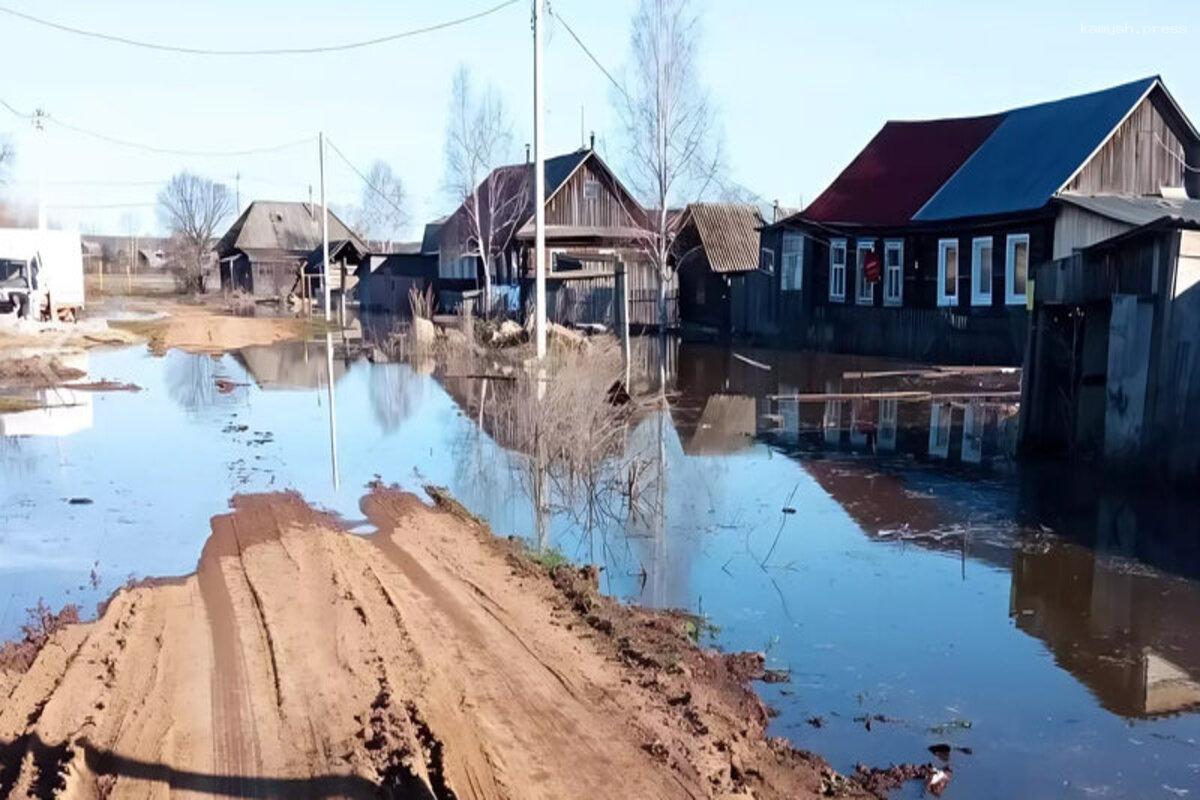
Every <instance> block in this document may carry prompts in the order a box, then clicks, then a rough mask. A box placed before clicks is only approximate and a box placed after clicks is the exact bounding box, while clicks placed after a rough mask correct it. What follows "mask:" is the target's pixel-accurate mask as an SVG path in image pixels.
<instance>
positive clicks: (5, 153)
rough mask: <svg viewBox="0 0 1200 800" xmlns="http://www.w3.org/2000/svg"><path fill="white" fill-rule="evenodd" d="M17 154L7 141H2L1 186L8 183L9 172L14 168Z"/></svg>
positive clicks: (0, 154)
mask: <svg viewBox="0 0 1200 800" xmlns="http://www.w3.org/2000/svg"><path fill="white" fill-rule="evenodd" d="M14 158H16V152H15V151H14V150H13V146H12V144H11V143H10V142H9V141H8V140H7V139H0V185H2V184H4V183H7V181H8V171H9V170H10V169H11V168H12V162H13V159H14Z"/></svg>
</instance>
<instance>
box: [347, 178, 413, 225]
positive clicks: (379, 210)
mask: <svg viewBox="0 0 1200 800" xmlns="http://www.w3.org/2000/svg"><path fill="white" fill-rule="evenodd" d="M407 201H408V195H407V194H406V193H405V191H404V181H402V180H401V179H400V176H399V175H397V174H396V173H395V172H393V171H392V167H391V165H389V164H388V163H387V162H386V161H375V162H374V163H372V164H371V168H370V169H369V170H368V171H367V180H366V185H364V186H363V189H362V202H361V203H360V205H359V206H358V208H357V209H356V210H355V213H354V216H353V217H352V219H354V220H355V223H354V227H355V228H356V229H357V231H358V233H359V235H361V236H362V237H363V238H365V239H375V240H379V241H387V242H389V243H390V242H392V241H395V240H398V239H399V238H400V236H401V235H402V234H403V232H404V228H405V227H406V226H407V225H408V220H409V216H408V210H407V205H408V204H407Z"/></svg>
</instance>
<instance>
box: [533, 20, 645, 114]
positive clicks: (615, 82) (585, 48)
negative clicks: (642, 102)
mask: <svg viewBox="0 0 1200 800" xmlns="http://www.w3.org/2000/svg"><path fill="white" fill-rule="evenodd" d="M547 10H548V11H549V13H550V16H552V17H554V18H555V19H556V20H558V22H559V23H560V24H561V25H562V26H563V29H564V30H566V32H567V33H568V34H570V36H571V38H572V39H574V40H575V44H577V45H579V49H581V50H582V51H583V52H584V55H586V56H587V57H588V59H590V60H591V62H592V63H593V64H595V65H596V69H598V70H600V72H602V73H603V74H604V77H606V78H608V81H609V83H611V84H612V85H613V86H615V87H616V89H617V91H618V92H620V93H621V95H622V96H623V97H624V98H625V99H626V100H628V99H629V93H628V92H627V91H625V87H624V86H622V85H621V82H620V81H618V80H617V79H616V78H614V77H613V74H612V73H611V72H609V71H608V68H607V67H605V66H604V64H603V63H601V61H600V59H598V58H596V54H595V53H593V52H592V51H591V48H589V47H588V46H587V45H586V44H584V43H583V39H581V38H579V34H577V33H575V29H574V28H572V27H571V25H570V23H568V22H567V21H566V20H565V19H563V16H562V14H559V13H558V12H557V11H555V10H554V7H553V6H549V5H548V6H547Z"/></svg>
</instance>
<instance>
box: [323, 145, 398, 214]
mask: <svg viewBox="0 0 1200 800" xmlns="http://www.w3.org/2000/svg"><path fill="white" fill-rule="evenodd" d="M325 144H327V145H329V146H330V147H331V148H333V152H334V153H336V154H337V156H338V158H340V159H342V161H344V162H346V166H347V167H349V168H350V169H351V170H352V171H353V172H354V174H355V175H357V176H358V177H359V179H360V180H361V181H362V182H363V183H365V184H366V185H367V188H368V189H370V190H371V191H373V192H374V193H375V194H377V195H379V196H380V197H382V198H383V199H384V200H385V201H386V202H387V204H388V205H389V206H391V207H392V208H393V209H395V211H396V213H397V214H399V215H400V216H402V217H405V216H408V215H407V214H405V212H404V209H402V208H401V207H400V206H398V205H396V203H395V201H393V200H392V198H390V197H388V196H387V195H386V194H384V192H383V190H382V189H380V188H379V187H378V186H376V185H375V184H373V183H371V181H370V180H368V179H367V176H366V175H363V174H362V172H360V171H359V169H358V167H356V166H354V164H352V163H351V162H350V159H348V158H346V154H345V153H343V152H342V151H341V150H339V149H338V146H337V145H336V144H334V143H333V141H332V140H330V139H329V137H328V136H327V137H325Z"/></svg>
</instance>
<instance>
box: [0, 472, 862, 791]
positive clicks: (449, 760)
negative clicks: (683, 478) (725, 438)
mask: <svg viewBox="0 0 1200 800" xmlns="http://www.w3.org/2000/svg"><path fill="white" fill-rule="evenodd" d="M233 505H234V508H233V510H232V511H231V512H230V513H228V514H225V515H222V516H219V517H215V518H214V519H213V521H212V535H211V537H210V539H209V541H208V542H207V544H206V546H205V548H204V551H203V554H202V556H201V559H200V564H199V567H198V569H197V571H196V572H195V573H194V574H193V575H190V576H187V577H185V578H180V579H173V580H165V581H156V582H150V583H145V584H142V585H138V586H136V587H132V588H128V589H125V590H122V591H121V592H119V593H118V594H117V595H116V596H115V597H114V598H113V600H112V601H111V602H110V604H109V605H108V608H107V609H106V610H105V611H104V613H103V615H102V616H101V617H100V619H99V620H98V621H96V622H93V623H90V624H83V625H74V626H69V627H67V628H65V629H63V630H62V631H60V632H59V633H58V634H56V635H55V637H54V638H53V639H52V640H51V642H50V644H48V645H47V646H45V647H44V648H43V650H42V651H41V653H40V655H39V656H38V659H37V661H36V662H35V663H34V665H33V667H32V668H31V669H29V671H28V672H26V673H24V674H22V675H15V674H8V675H4V674H3V673H0V700H2V702H0V798H2V797H9V796H12V797H26V796H35V797H50V796H54V797H67V798H83V797H87V798H92V797H101V798H118V797H120V798H125V797H136V798H151V797H167V796H176V795H177V796H180V797H202V796H220V797H230V796H235V797H364V798H365V797H378V796H384V797H399V798H421V799H422V800H449V798H456V799H457V800H475V799H476V798H480V799H482V798H489V799H490V798H521V799H522V800H525V799H526V798H573V797H580V798H609V797H612V798H618V797H619V798H690V797H742V796H745V797H757V798H774V797H779V798H782V797H790V798H803V797H815V796H818V795H820V794H822V793H824V792H827V791H831V790H838V791H846V792H849V791H850V789H848V788H847V787H846V786H845V784H844V783H843V782H842V780H841V779H840V778H839V777H838V776H836V775H833V774H832V773H831V772H830V771H829V770H828V768H827V767H826V766H825V765H824V763H823V762H821V761H820V760H819V759H817V758H815V757H812V756H808V755H805V754H802V753H798V752H796V751H793V750H791V749H790V748H788V747H787V746H786V745H785V744H783V743H782V742H781V741H778V740H768V739H767V738H765V736H764V733H763V731H764V726H765V723H766V713H765V710H764V709H763V707H762V705H761V703H760V702H759V701H758V700H757V698H756V697H755V696H754V695H753V693H751V692H749V691H747V690H746V689H745V688H744V685H743V682H744V680H745V679H746V677H747V676H748V675H749V674H752V673H753V672H755V671H756V670H759V669H761V662H760V661H759V660H757V659H755V658H732V657H731V658H726V657H723V656H720V655H718V654H715V653H708V652H704V651H701V650H699V649H697V648H695V647H694V646H693V645H692V643H691V641H690V640H689V639H688V638H687V620H686V618H685V617H684V616H682V615H678V614H663V613H656V612H655V613H652V612H646V611H642V610H638V609H631V608H627V607H623V606H619V605H617V604H615V603H613V602H611V601H609V600H607V599H604V598H601V597H599V596H598V595H597V594H596V592H595V589H594V587H593V585H592V582H591V581H590V580H589V576H588V575H587V573H581V572H580V571H578V570H575V569H573V568H570V567H558V568H556V569H555V570H554V571H553V572H549V571H547V570H546V569H544V568H543V567H541V566H539V565H537V564H534V563H533V562H531V561H530V560H529V559H528V558H526V557H524V556H523V555H519V553H518V549H517V548H516V546H515V545H513V544H512V543H509V542H505V541H502V540H498V539H496V538H494V537H493V536H492V535H491V534H490V533H489V532H488V531H486V530H485V529H483V528H482V526H480V525H478V524H477V523H475V522H474V521H472V520H471V519H470V518H469V517H468V516H467V515H465V514H464V513H462V512H461V511H459V510H455V509H454V507H453V505H452V504H451V505H450V510H444V509H435V508H430V507H427V506H425V505H424V504H422V503H421V502H420V501H419V500H418V499H417V498H415V497H413V496H411V495H407V494H402V493H399V492H396V491H392V490H385V489H377V490H375V491H373V492H372V493H371V494H369V495H368V496H367V497H365V498H364V500H363V510H364V512H365V514H366V515H367V517H368V518H369V519H370V520H371V522H372V523H373V524H374V525H375V526H376V528H377V529H378V532H377V533H376V534H374V535H371V536H356V535H352V534H350V533H347V532H346V531H345V530H344V529H343V528H342V526H341V525H340V524H339V523H338V522H337V521H336V520H334V519H331V518H328V517H326V516H324V515H322V514H320V513H318V512H315V511H313V510H312V509H311V508H309V507H308V506H307V505H306V504H305V503H304V502H303V500H302V499H300V498H299V497H298V496H296V495H293V494H275V495H257V496H248V497H240V498H237V499H236V500H235V501H234V504H233ZM5 696H7V699H3V698H5Z"/></svg>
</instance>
